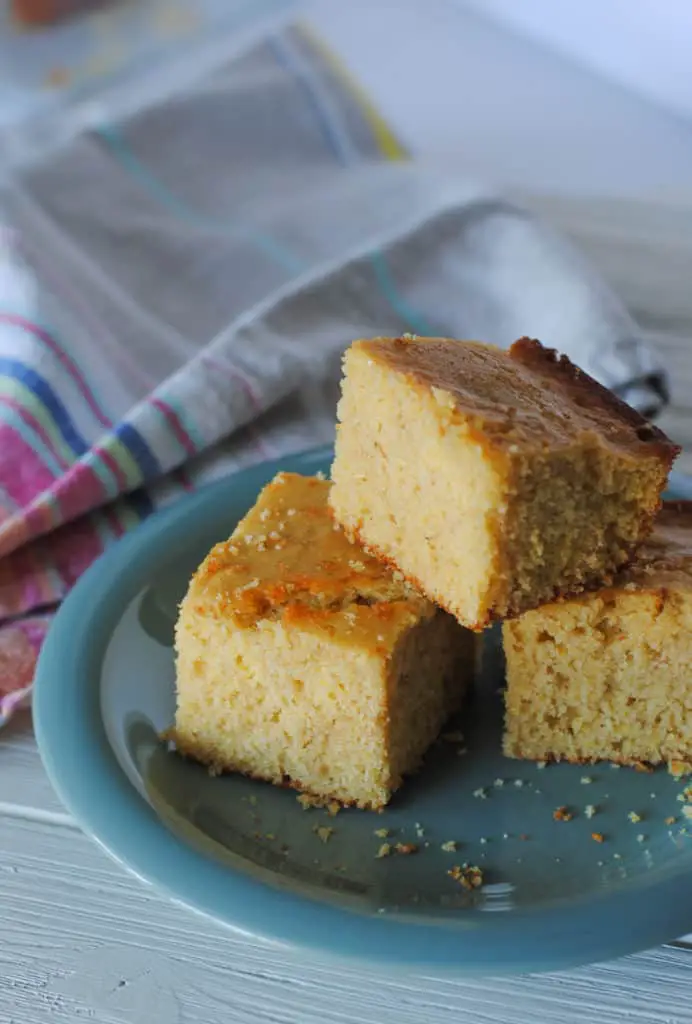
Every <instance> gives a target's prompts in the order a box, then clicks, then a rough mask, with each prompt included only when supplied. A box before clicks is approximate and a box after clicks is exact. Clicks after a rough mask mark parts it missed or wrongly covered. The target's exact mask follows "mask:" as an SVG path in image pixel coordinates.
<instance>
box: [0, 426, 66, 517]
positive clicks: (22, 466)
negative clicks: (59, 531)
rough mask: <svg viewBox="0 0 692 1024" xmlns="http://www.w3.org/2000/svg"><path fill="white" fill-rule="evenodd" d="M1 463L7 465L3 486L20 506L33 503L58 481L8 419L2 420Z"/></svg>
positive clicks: (3, 465)
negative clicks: (6, 421) (8, 422)
mask: <svg viewBox="0 0 692 1024" xmlns="http://www.w3.org/2000/svg"><path fill="white" fill-rule="evenodd" d="M0 467H6V469H3V471H2V482H3V487H4V488H5V491H6V492H7V494H9V496H10V498H11V499H12V501H13V502H14V503H15V504H16V505H19V506H26V505H29V504H30V502H32V501H33V500H34V499H35V498H36V497H37V495H39V494H41V493H42V492H43V491H46V490H48V488H50V487H51V486H52V484H53V483H54V482H55V477H54V476H53V474H52V473H51V472H50V470H49V469H48V468H47V467H46V466H45V465H44V464H43V462H42V461H41V459H40V458H39V457H38V455H37V454H36V452H35V451H34V449H33V448H32V447H31V445H28V444H27V443H26V441H25V440H24V438H23V437H22V436H21V434H19V433H18V432H17V431H16V430H15V429H14V427H12V426H10V425H9V424H7V423H0Z"/></svg>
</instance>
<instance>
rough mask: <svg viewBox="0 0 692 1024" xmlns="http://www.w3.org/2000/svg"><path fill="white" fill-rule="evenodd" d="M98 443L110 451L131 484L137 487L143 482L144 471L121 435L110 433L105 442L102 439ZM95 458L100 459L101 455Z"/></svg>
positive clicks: (104, 449) (106, 450)
mask: <svg viewBox="0 0 692 1024" xmlns="http://www.w3.org/2000/svg"><path fill="white" fill-rule="evenodd" d="M97 443H98V446H99V447H100V448H102V449H103V451H104V452H108V454H109V455H110V456H111V457H112V458H113V459H114V461H115V462H117V464H118V466H119V468H120V469H121V470H122V472H123V473H124V475H125V479H126V480H127V482H128V484H129V486H131V487H137V486H138V485H139V484H141V482H142V471H141V469H140V468H139V466H138V464H137V461H136V459H135V458H134V456H133V454H132V452H131V451H130V449H129V448H128V447H127V445H125V444H123V442H122V441H121V440H120V438H119V437H117V436H116V435H115V434H108V436H107V438H106V440H105V443H102V442H101V440H100V439H99V441H98V442H97ZM95 458H97V459H98V458H100V456H99V455H98V454H97V455H96V456H95Z"/></svg>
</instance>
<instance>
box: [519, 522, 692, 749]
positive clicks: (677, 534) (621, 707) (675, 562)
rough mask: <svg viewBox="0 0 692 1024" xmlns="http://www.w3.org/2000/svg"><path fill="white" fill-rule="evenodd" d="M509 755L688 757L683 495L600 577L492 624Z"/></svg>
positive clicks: (687, 538)
mask: <svg viewBox="0 0 692 1024" xmlns="http://www.w3.org/2000/svg"><path fill="white" fill-rule="evenodd" d="M503 639H504V647H505V655H506V658H507V692H506V709H507V711H506V731H505V740H504V748H505V753H506V754H507V755H508V756H510V757H524V758H533V759H536V760H539V761H547V760H552V759H564V760H567V761H595V760H601V759H604V760H609V761H617V762H620V763H623V764H631V763H634V762H637V761H646V762H651V763H657V762H660V761H668V762H671V761H676V760H680V761H685V762H688V761H691V760H692V503H691V502H665V503H664V507H663V509H662V511H661V512H660V513H659V516H658V518H657V520H656V526H655V529H654V532H653V534H652V536H651V537H650V538H649V540H648V541H647V542H646V543H645V545H644V546H643V548H642V549H641V551H640V552H639V554H638V556H637V559H636V560H635V562H633V563H632V565H631V566H629V567H628V568H627V569H624V570H622V571H621V572H620V573H619V574H618V576H617V577H616V579H615V581H614V582H613V584H612V586H610V587H608V588H607V589H604V590H600V591H598V592H596V593H591V594H581V595H579V597H574V598H571V599H570V600H567V601H561V602H558V603H555V604H550V605H546V606H545V607H544V608H538V609H536V610H534V611H531V612H527V613H526V615H523V616H522V617H521V618H519V619H515V620H513V621H512V622H506V623H505V624H504V626H503Z"/></svg>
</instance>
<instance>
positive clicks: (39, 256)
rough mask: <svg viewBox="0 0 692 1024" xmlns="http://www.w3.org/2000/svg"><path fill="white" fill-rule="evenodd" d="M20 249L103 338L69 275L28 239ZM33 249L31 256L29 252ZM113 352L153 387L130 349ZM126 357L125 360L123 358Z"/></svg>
mask: <svg viewBox="0 0 692 1024" xmlns="http://www.w3.org/2000/svg"><path fill="white" fill-rule="evenodd" d="M18 243H19V245H20V247H21V248H22V250H23V252H24V253H25V254H26V256H27V258H30V259H31V261H32V262H33V263H35V264H36V266H37V267H40V270H41V274H42V275H43V276H44V277H45V278H46V280H47V281H48V282H49V284H50V285H51V287H52V288H53V289H54V291H55V292H56V294H57V295H59V296H60V297H61V298H63V299H64V300H65V301H66V303H67V304H68V305H70V306H72V309H73V310H74V311H75V313H76V314H77V316H78V317H81V319H82V320H83V321H84V323H85V324H87V326H88V327H89V330H91V331H92V333H93V334H94V336H95V337H99V336H103V326H102V324H101V323H100V321H99V319H98V317H97V316H95V315H94V314H93V313H92V311H91V309H90V308H89V306H88V305H87V303H85V302H84V299H83V297H82V295H81V293H80V291H79V289H77V288H75V286H74V285H73V284H72V281H71V280H70V277H69V276H68V275H65V276H63V275H62V274H61V273H60V272H59V270H57V271H56V264H55V261H54V260H51V259H46V258H45V256H44V255H43V253H42V251H41V250H40V249H39V248H38V247H36V248H33V247H30V246H29V245H27V238H26V237H22V238H21V239H19V240H18ZM30 249H31V256H29V251H30ZM111 351H112V352H113V353H114V354H115V355H117V356H118V357H119V359H120V362H121V363H122V365H123V366H125V367H126V369H127V371H128V372H129V373H132V374H133V375H134V376H136V377H138V378H139V380H140V382H143V383H144V384H145V385H146V389H147V391H148V390H149V389H150V387H151V380H150V378H149V375H148V374H147V373H146V372H144V371H143V370H142V367H141V366H140V364H139V363H138V362H137V360H136V359H134V358H131V357H130V352H129V349H128V348H127V347H126V346H124V345H115V346H112V347H111ZM123 357H125V358H123Z"/></svg>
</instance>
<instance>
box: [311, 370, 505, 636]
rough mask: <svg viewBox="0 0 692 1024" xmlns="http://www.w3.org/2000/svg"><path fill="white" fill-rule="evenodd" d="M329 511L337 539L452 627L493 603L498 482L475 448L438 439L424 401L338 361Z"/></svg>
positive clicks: (472, 620) (497, 574)
mask: <svg viewBox="0 0 692 1024" xmlns="http://www.w3.org/2000/svg"><path fill="white" fill-rule="evenodd" d="M342 387H343V391H342V397H341V399H340V402H339V407H338V416H339V420H340V426H339V429H338V432H337V441H336V457H335V460H334V463H333V466H332V480H333V486H332V490H331V494H330V499H329V500H330V503H331V505H332V508H333V510H334V514H335V517H336V519H337V520H338V521H339V522H340V523H341V524H342V525H343V527H344V529H345V530H346V532H347V534H349V535H351V536H356V537H358V539H359V540H360V541H361V542H362V543H364V544H365V546H366V547H368V548H372V549H373V550H375V551H377V552H379V553H380V554H381V555H382V556H384V557H385V558H388V559H391V560H392V561H393V562H394V563H395V564H396V565H397V566H398V567H399V568H400V569H401V570H402V572H404V573H405V574H406V575H407V576H409V577H410V578H411V579H414V580H415V581H416V582H417V583H418V584H419V585H420V587H421V588H422V589H423V591H424V593H425V594H426V596H428V597H429V598H430V599H431V600H433V601H437V602H438V603H439V604H441V605H442V606H443V607H445V608H446V609H447V610H448V611H450V612H452V614H454V615H455V616H456V617H457V618H458V619H459V621H460V622H463V623H465V624H468V625H471V626H474V625H475V624H477V623H479V622H482V621H483V620H484V619H485V617H486V613H487V610H488V608H489V607H490V606H491V605H492V604H494V603H495V601H496V600H498V599H499V598H500V590H501V587H502V573H501V566H500V552H499V550H498V544H497V537H498V533H499V530H498V526H497V525H496V524H497V520H498V517H502V515H503V512H504V503H505V493H504V489H503V483H504V482H503V481H502V479H501V478H500V476H499V475H498V473H497V472H496V470H495V468H494V466H493V465H492V463H491V462H490V461H489V460H488V459H486V457H485V453H484V452H483V449H482V447H481V446H480V445H479V444H477V443H474V442H473V441H466V440H464V439H463V437H461V436H459V434H458V433H457V432H456V431H452V430H447V431H445V430H443V429H442V427H441V421H440V418H439V408H438V406H437V403H436V401H435V398H434V396H432V395H431V394H430V393H429V392H425V391H422V390H420V389H415V388H411V387H409V386H408V385H407V383H406V381H405V380H403V379H402V378H401V377H399V376H397V375H395V374H392V373H389V372H387V370H386V369H384V368H382V367H381V366H378V365H377V364H372V365H369V364H368V362H367V360H366V359H365V358H363V357H362V356H357V357H355V358H349V357H347V374H346V376H345V377H344V380H343V384H342Z"/></svg>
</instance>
